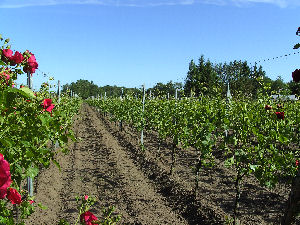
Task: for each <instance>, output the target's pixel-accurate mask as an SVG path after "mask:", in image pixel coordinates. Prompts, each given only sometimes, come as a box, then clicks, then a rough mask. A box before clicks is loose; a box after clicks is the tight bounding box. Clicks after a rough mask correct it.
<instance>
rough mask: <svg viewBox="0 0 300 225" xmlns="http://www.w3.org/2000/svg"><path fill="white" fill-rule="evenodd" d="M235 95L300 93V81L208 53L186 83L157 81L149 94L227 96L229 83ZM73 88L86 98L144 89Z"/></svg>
mask: <svg viewBox="0 0 300 225" xmlns="http://www.w3.org/2000/svg"><path fill="white" fill-rule="evenodd" d="M228 84H229V86H230V92H231V94H232V95H233V96H236V95H238V94H243V95H247V96H251V97H253V98H256V97H257V95H258V93H259V92H262V91H264V92H267V94H269V95H271V94H296V95H299V94H300V84H299V83H298V84H297V83H295V82H292V81H290V82H288V83H285V82H284V81H283V79H282V78H281V76H278V77H277V79H276V80H272V79H270V78H269V77H267V76H266V72H265V71H264V70H263V68H262V66H259V67H257V66H256V65H255V66H249V65H248V63H247V61H241V60H239V61H238V60H234V61H232V62H229V63H226V62H225V63H218V64H214V63H212V62H211V61H210V60H209V59H205V58H204V55H201V57H200V58H199V59H198V62H197V63H195V62H194V60H191V61H190V63H189V68H188V72H187V75H186V78H185V80H184V83H182V82H173V81H169V82H167V83H166V84H164V83H161V82H159V83H157V84H156V85H154V86H153V87H152V88H148V89H147V90H145V91H146V93H147V94H148V96H150V95H151V96H159V97H167V96H175V92H176V90H177V94H178V97H183V96H186V97H191V96H194V97H198V96H200V95H211V96H214V95H216V94H222V95H224V96H225V95H226V92H227V86H228ZM67 90H72V91H73V92H75V93H76V94H78V95H79V96H80V97H82V98H83V99H86V98H88V97H91V96H94V97H97V96H104V95H106V96H108V97H119V96H121V95H122V94H123V95H132V96H136V97H141V96H142V93H143V89H142V88H126V87H118V86H116V85H114V86H111V85H105V86H102V87H101V86H100V87H99V86H98V85H96V84H94V83H93V81H88V80H82V79H80V80H77V81H76V82H75V83H74V82H72V83H71V84H66V85H64V86H63V88H62V91H63V92H66V91H67Z"/></svg>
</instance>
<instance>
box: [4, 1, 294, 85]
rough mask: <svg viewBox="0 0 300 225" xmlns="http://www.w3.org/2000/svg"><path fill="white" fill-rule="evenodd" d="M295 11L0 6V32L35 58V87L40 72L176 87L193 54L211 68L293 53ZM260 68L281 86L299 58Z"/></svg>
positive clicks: (112, 4)
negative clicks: (278, 79) (280, 81)
mask: <svg viewBox="0 0 300 225" xmlns="http://www.w3.org/2000/svg"><path fill="white" fill-rule="evenodd" d="M299 9H300V0H0V21H1V22H0V28H1V29H0V34H2V35H3V36H4V37H9V38H10V39H11V44H12V49H14V50H19V51H25V50H26V49H29V50H30V51H31V52H32V53H34V54H35V56H36V58H37V61H38V63H39V69H40V71H38V72H37V73H36V74H34V76H33V83H34V87H35V88H38V87H39V86H40V84H41V83H42V82H43V81H47V78H45V77H43V75H42V72H46V73H47V74H49V76H53V77H54V78H55V80H61V83H62V84H65V83H70V82H75V81H76V80H78V79H86V80H90V81H91V80H93V81H94V83H96V84H97V85H99V86H103V85H107V84H109V85H117V86H126V87H140V86H141V85H142V84H143V83H145V85H146V87H152V86H153V85H154V84H156V83H157V82H163V83H165V82H167V81H169V80H173V81H181V82H183V81H184V78H185V77H186V73H187V71H188V65H189V62H190V61H191V60H192V59H194V60H195V61H197V60H198V58H199V57H200V56H201V54H203V55H204V57H205V58H206V59H210V60H211V61H212V62H215V63H219V62H230V61H233V60H247V61H248V62H254V61H258V60H262V59H266V58H273V57H276V56H281V55H285V54H289V53H292V54H293V53H294V52H298V51H297V50H293V46H294V44H296V43H299V42H300V37H299V36H296V34H295V33H296V30H297V28H298V27H299V26H300V14H299ZM261 65H262V66H263V69H264V70H265V71H266V72H267V76H269V77H270V78H272V79H276V77H277V76H282V78H283V79H284V81H286V82H287V81H290V80H291V73H292V71H294V70H295V69H296V68H300V54H295V55H294V54H293V55H291V56H289V57H283V58H279V59H275V60H270V61H267V62H264V63H261ZM41 71H42V72H41ZM18 82H19V83H20V82H24V83H25V82H26V81H25V75H23V76H21V77H20V78H19V79H18Z"/></svg>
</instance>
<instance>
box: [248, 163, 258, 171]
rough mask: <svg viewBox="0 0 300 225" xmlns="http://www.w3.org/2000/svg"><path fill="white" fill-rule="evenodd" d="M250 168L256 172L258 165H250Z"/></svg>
mask: <svg viewBox="0 0 300 225" xmlns="http://www.w3.org/2000/svg"><path fill="white" fill-rule="evenodd" d="M249 168H250V169H251V170H252V171H253V172H255V170H256V169H257V168H258V165H250V166H249Z"/></svg>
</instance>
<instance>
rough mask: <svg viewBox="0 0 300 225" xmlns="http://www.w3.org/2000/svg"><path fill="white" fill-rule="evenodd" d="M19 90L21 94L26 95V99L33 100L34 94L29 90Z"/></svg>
mask: <svg viewBox="0 0 300 225" xmlns="http://www.w3.org/2000/svg"><path fill="white" fill-rule="evenodd" d="M19 90H20V91H21V92H23V93H24V94H25V95H26V97H30V98H35V95H34V92H33V91H32V90H31V89H30V88H28V87H22V88H20V89H19Z"/></svg>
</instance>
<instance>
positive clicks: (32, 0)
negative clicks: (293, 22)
mask: <svg viewBox="0 0 300 225" xmlns="http://www.w3.org/2000/svg"><path fill="white" fill-rule="evenodd" d="M251 3H252V4H257V3H266V4H273V5H277V6H279V7H281V8H284V7H288V6H299V5H300V0H0V8H22V7H30V6H50V5H68V4H73V5H107V6H127V7H155V6H163V5H193V4H214V5H228V4H234V5H237V6H243V5H247V4H251Z"/></svg>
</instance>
